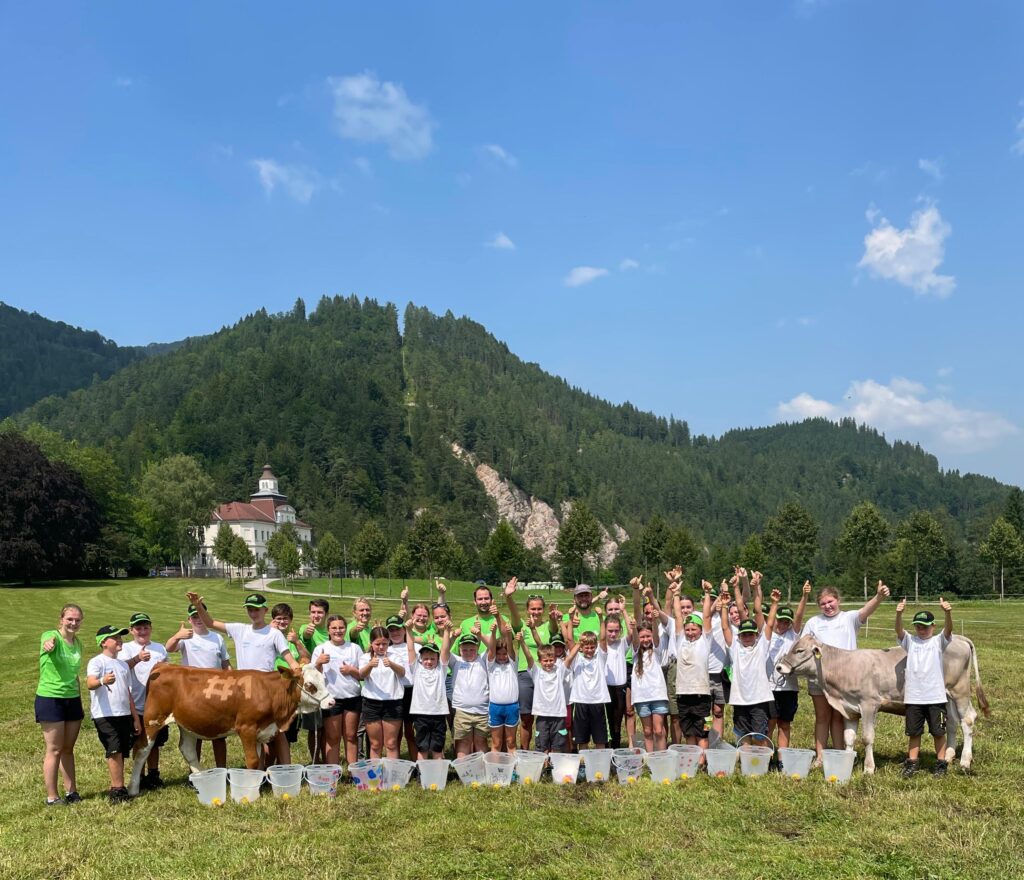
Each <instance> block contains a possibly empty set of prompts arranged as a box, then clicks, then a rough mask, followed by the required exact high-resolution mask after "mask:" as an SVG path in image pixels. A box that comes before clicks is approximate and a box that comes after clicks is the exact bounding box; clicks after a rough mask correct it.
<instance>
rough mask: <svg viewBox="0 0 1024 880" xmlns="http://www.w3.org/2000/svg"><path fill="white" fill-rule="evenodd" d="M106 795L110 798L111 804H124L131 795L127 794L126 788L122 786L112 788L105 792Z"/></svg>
mask: <svg viewBox="0 0 1024 880" xmlns="http://www.w3.org/2000/svg"><path fill="white" fill-rule="evenodd" d="M107 797H109V798H110V802H111V803H112V804H126V803H128V801H130V800H131V799H132V796H131V795H130V794H128V789H127V788H124V787H123V786H122V787H121V788H112V789H110V791H109V792H108V793H107Z"/></svg>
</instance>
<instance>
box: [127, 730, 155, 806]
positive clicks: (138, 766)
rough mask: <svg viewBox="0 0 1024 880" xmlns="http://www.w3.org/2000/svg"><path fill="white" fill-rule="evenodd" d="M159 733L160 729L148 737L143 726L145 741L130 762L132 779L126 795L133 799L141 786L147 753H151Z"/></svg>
mask: <svg viewBox="0 0 1024 880" xmlns="http://www.w3.org/2000/svg"><path fill="white" fill-rule="evenodd" d="M159 732H160V728H159V727H157V728H156V730H154V731H153V732H152V735H148V734H147V733H146V731H145V725H143V736H145V738H146V741H145V742H144V743H143V744H142V745H141V746H140V747H139V750H138V751H137V752H136V753H135V757H134V759H133V760H132V778H131V782H129V783H128V794H130V795H131V796H132V797H135V796H136V795H137V794H138V793H139V787H140V786H141V784H142V771H143V770H144V769H145V767H146V760H147V759H148V758H149V753H150V752H151V751H153V745H154V744H155V743H156V735H157V734H158V733H159Z"/></svg>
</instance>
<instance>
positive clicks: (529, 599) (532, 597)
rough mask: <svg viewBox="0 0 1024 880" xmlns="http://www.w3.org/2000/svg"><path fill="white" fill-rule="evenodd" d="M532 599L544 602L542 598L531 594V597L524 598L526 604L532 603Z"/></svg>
mask: <svg viewBox="0 0 1024 880" xmlns="http://www.w3.org/2000/svg"><path fill="white" fill-rule="evenodd" d="M534 599H540V601H541V602H543V601H544V597H543V596H538V595H537V594H536V593H532V594H531V595H529V596H527V597H526V601H527V602H532V601H533V600H534Z"/></svg>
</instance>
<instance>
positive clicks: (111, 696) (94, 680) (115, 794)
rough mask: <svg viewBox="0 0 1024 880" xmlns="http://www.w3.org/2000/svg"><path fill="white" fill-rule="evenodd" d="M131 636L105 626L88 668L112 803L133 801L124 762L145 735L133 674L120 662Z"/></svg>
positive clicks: (92, 710) (92, 713)
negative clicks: (137, 739) (135, 699)
mask: <svg viewBox="0 0 1024 880" xmlns="http://www.w3.org/2000/svg"><path fill="white" fill-rule="evenodd" d="M126 635H128V630H127V629H124V628H123V627H116V626H101V627H100V628H99V629H98V630H97V631H96V644H97V645H98V646H99V649H100V653H99V654H97V655H96V656H95V657H93V658H92V659H91V660H90V661H89V663H88V665H87V666H86V670H85V672H86V679H85V681H86V687H88V688H89V715H90V716H91V717H92V721H93V724H95V725H96V734H97V736H99V739H100V743H101V744H102V746H103V750H104V752H105V754H106V758H107V770H108V771H109V773H110V791H109V793H108V797H109V798H110V802H111V803H114V804H116V803H122V802H124V801H127V800H129V799H130V798H131V795H129V794H128V789H127V788H126V787H125V784H124V758H125V755H127V754H128V753H129V752H130V751H131V750H132V743H133V742H134V740H135V737H136V736H138V735H139V734H140V733H142V719H141V718H140V717H139V713H138V711H137V710H136V708H135V703H134V702H133V701H132V693H131V686H130V683H129V682H130V677H131V673H130V672H129V671H128V664H127V663H125V662H124V661H123V660H118V659H117V654H118V652H119V651H120V650H121V639H122V638H123V637H124V636H126Z"/></svg>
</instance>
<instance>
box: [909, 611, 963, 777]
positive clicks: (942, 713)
mask: <svg viewBox="0 0 1024 880" xmlns="http://www.w3.org/2000/svg"><path fill="white" fill-rule="evenodd" d="M906 607H907V600H906V599H905V598H904V599H901V600H900V601H899V602H898V603H897V605H896V641H897V642H898V643H899V644H900V645H901V646H902V648H903V650H904V651H906V652H907V676H906V685H905V687H904V689H903V705H904V706H906V707H907V728H906V730H907V736H908V737H910V745H909V747H908V749H907V760H906V761H905V762H904V764H903V776H904V777H905V778H909V777H911V776H913V775H914V774H915V773H916V772H917V771H918V769H919V768H920V766H921V761H920V757H921V735H922V734H923V733H924V723H925V721H926V720H927V722H928V732H929V733H930V734H931V735H932V737H933V739H934V740H935V770H934V771H933V773H934V775H935V776H945V775H946V771H947V770H948V769H949V764H948V762H947V761H946V702H947V696H946V676H945V674H944V672H943V669H942V655H943V654H944V653H945V651H946V648H948V647H949V643H950V641H951V640H952V638H953V606H952V605H950V604H949V602H947V601H946V600H945V599H943V598H941V597H940V598H939V607H940V608H941V609H942V611H943V613H944V614H945V615H946V620H945V625H944V626H943V628H942V632H940V633H939V634H938V635H936V634H935V615H934V614H932V613H931V612H930V611H918V612H917V614H915V615H914V630H915V633H914V635H910V633H908V632H907V631H906V630H904V629H903V611H904V609H905V608H906Z"/></svg>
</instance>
